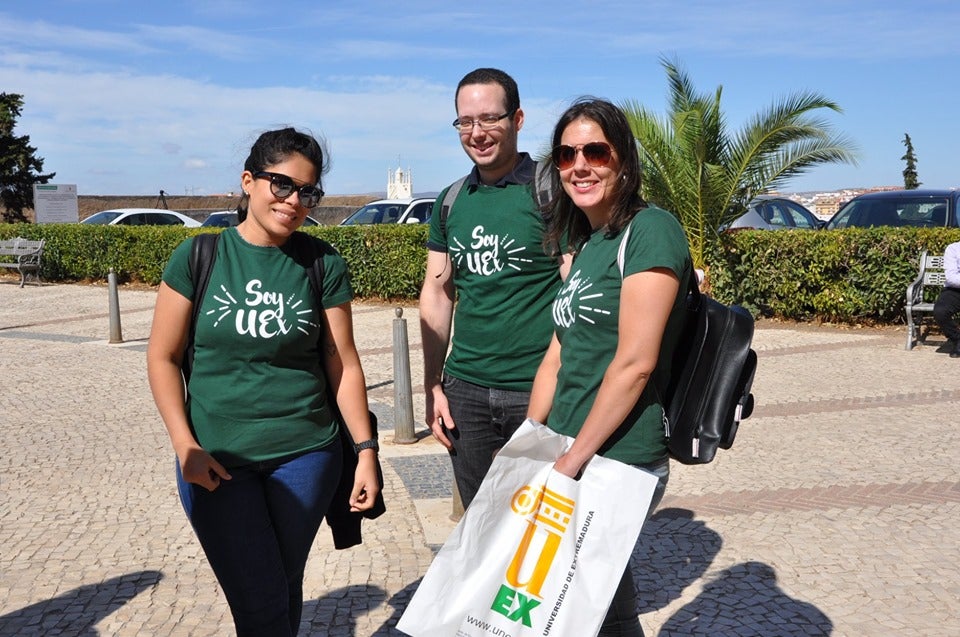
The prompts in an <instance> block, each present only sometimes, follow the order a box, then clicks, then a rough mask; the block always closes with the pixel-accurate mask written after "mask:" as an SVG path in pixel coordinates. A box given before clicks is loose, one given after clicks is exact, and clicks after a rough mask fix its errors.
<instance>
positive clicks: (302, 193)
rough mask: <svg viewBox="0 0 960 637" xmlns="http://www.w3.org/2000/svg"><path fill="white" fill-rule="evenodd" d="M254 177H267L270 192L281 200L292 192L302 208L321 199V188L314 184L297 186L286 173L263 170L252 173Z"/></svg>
mask: <svg viewBox="0 0 960 637" xmlns="http://www.w3.org/2000/svg"><path fill="white" fill-rule="evenodd" d="M253 176H254V178H255V179H269V180H270V192H272V193H273V196H274V197H276V198H277V199H279V200H280V201H283V200H284V199H286V198H287V197H289V196H290V195H292V194H293V193H297V195H299V197H300V205H301V206H303V207H304V208H313V207H315V206H316V205H317V204H318V203H320V200H321V199H323V190H322V189H320V188H317V187H316V186H310V185H305V186H297V184H296V183H294V181H293V180H292V179H290V178H289V177H287V176H286V175H281V174H280V173H271V172H267V171H265V170H261V171H260V172H256V173H253Z"/></svg>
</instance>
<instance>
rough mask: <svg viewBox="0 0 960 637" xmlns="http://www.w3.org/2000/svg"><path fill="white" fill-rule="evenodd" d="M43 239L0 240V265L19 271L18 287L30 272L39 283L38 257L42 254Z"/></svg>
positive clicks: (21, 285) (17, 238)
mask: <svg viewBox="0 0 960 637" xmlns="http://www.w3.org/2000/svg"><path fill="white" fill-rule="evenodd" d="M43 244H44V240H43V239H40V240H37V241H33V240H31V239H24V238H23V237H15V238H13V239H3V240H0V267H4V268H12V269H14V270H16V271H17V272H19V273H20V287H23V284H24V283H26V281H27V274H28V273H30V272H32V273H33V276H34V278H36V280H37V285H40V258H41V257H42V256H43Z"/></svg>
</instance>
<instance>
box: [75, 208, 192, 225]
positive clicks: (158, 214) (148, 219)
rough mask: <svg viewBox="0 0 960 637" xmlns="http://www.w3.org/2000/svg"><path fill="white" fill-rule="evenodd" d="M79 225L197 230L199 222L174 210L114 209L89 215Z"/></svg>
mask: <svg viewBox="0 0 960 637" xmlns="http://www.w3.org/2000/svg"><path fill="white" fill-rule="evenodd" d="M80 223H89V224H96V225H104V226H186V227H188V228H199V227H200V222H199V221H197V220H196V219H193V218H191V217H188V216H187V215H185V214H182V213H179V212H177V211H175V210H159V209H157V208H116V209H114V210H103V211H101V212H98V213H96V214H93V215H90V216H89V217H87V218H86V219H84V220H83V221H81V222H80Z"/></svg>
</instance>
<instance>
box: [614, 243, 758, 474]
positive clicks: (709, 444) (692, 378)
mask: <svg viewBox="0 0 960 637" xmlns="http://www.w3.org/2000/svg"><path fill="white" fill-rule="evenodd" d="M629 236H630V226H627V230H626V231H625V232H624V235H623V239H621V242H620V250H619V252H618V254H617V264H618V265H619V267H620V276H621V277H622V276H623V263H624V258H625V256H624V252H625V251H626V245H627V239H628V237H629ZM686 285H687V298H686V316H685V317H684V323H683V328H682V332H681V334H680V338H679V340H678V341H677V348H676V350H675V351H674V354H673V359H672V364H671V368H670V378H669V379H667V382H666V387H665V388H663V391H660V388H657V387H656V385H654V388H655V389H656V390H657V391H658V393H659V394H660V398H661V403H662V404H663V408H664V428H665V433H666V435H667V447H668V449H669V451H670V455H671V457H673V458H674V459H675V460H677V461H679V462H681V463H683V464H706V463H708V462H710V461H712V460H713V458H714V456H715V455H716V453H717V449H718V448H720V449H729V448H730V447H731V446H733V439H734V438H735V437H736V435H737V428H738V427H739V426H740V421H741V420H744V419H746V418H748V417H749V416H750V414H751V413H752V412H753V394H751V393H750V388H751V387H752V386H753V376H754V373H755V372H756V370H757V353H756V352H755V351H753V349H751V347H750V345H751V343H752V341H753V317H752V316H751V315H750V313H749V312H747V311H746V310H745V309H743V308H741V307H739V306H736V305H734V306H727V305H724V304H723V303H720V302H719V301H716V300H714V299H712V298H710V297H708V296H704V295H703V294H701V293H700V285H699V282H698V281H697V275H696V274H695V273H694V272H693V270H691V271H690V278H689V279H688V280H687V283H686ZM661 380H662V379H661Z"/></svg>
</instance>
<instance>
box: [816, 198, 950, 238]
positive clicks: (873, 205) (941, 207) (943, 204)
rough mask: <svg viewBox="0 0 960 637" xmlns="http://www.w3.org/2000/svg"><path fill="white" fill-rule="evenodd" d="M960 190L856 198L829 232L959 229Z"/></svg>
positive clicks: (832, 220)
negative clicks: (876, 228) (875, 228)
mask: <svg viewBox="0 0 960 637" xmlns="http://www.w3.org/2000/svg"><path fill="white" fill-rule="evenodd" d="M958 201H960V190H935V189H932V188H923V189H917V190H886V191H881V192H868V193H865V194H862V195H860V196H859V197H854V198H853V199H851V200H850V201H848V202H847V203H846V204H844V206H843V207H842V208H840V210H838V211H837V213H836V214H835V215H833V217H831V218H830V221H828V222H827V225H826V226H824V228H825V229H826V230H837V229H840V228H869V227H871V226H916V227H919V228H944V227H947V228H956V227H957V225H958V224H957V204H958Z"/></svg>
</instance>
